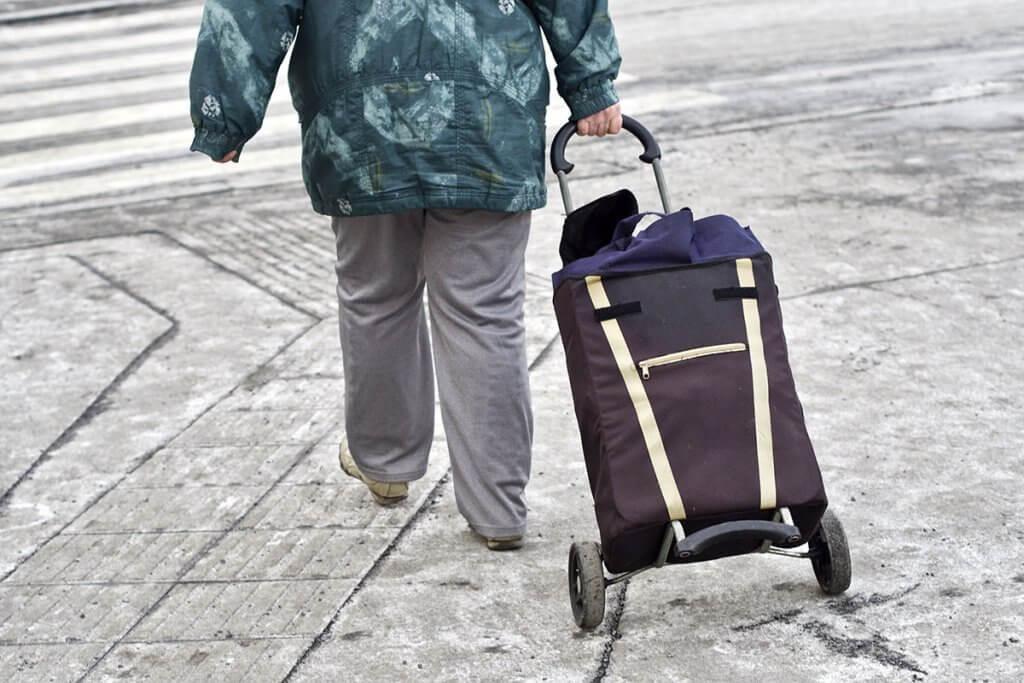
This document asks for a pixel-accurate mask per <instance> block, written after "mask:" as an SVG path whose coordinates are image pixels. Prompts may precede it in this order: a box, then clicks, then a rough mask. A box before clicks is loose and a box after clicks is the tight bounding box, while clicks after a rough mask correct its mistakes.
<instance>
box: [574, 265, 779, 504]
mask: <svg viewBox="0 0 1024 683" xmlns="http://www.w3.org/2000/svg"><path fill="white" fill-rule="evenodd" d="M587 292H588V293H589V294H590V300H591V302H592V303H593V304H594V308H607V307H608V306H610V305H611V304H610V303H609V302H608V295H607V293H606V292H605V291H604V285H603V284H602V283H601V278H600V277H599V276H596V275H591V276H590V277H588V278H587ZM601 328H602V329H603V330H604V333H605V336H606V337H607V338H608V344H609V345H610V346H611V347H612V354H613V355H614V356H615V363H616V365H618V366H619V372H620V373H622V379H623V380H624V381H625V382H626V389H627V391H628V392H629V398H630V399H631V400H632V401H633V408H634V409H635V410H636V416H637V419H638V420H639V421H640V431H641V432H642V433H643V436H644V443H645V444H646V445H647V453H648V454H649V455H650V458H651V465H652V466H653V467H654V476H655V478H656V479H657V480H658V488H660V489H661V496H662V498H664V499H665V507H666V508H668V516H669V519H672V520H677V519H686V509H685V508H684V507H683V499H682V497H681V496H680V495H679V487H678V486H676V480H675V476H674V475H673V474H672V466H671V465H670V464H669V462H668V454H667V453H666V452H665V444H664V442H663V441H662V440H661V430H660V429H658V423H657V421H656V420H655V419H654V410H653V409H652V408H651V403H650V401H649V400H648V398H647V391H646V389H644V383H643V380H642V379H640V374H639V373H638V372H637V370H636V365H634V364H633V356H632V355H631V354H630V352H629V347H628V346H627V345H626V338H625V337H624V336H623V334H622V328H621V327H619V322H618V321H617V320H615V319H614V318H612V319H610V320H604V321H602V322H601ZM773 481H774V480H773Z"/></svg>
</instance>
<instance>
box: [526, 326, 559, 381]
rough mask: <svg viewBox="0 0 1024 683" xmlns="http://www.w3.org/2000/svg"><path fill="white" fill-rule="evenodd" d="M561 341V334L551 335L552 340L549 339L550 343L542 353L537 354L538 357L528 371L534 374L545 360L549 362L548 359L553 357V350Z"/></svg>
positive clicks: (528, 367)
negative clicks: (536, 368)
mask: <svg viewBox="0 0 1024 683" xmlns="http://www.w3.org/2000/svg"><path fill="white" fill-rule="evenodd" d="M559 339H561V333H555V334H553V335H551V339H549V340H548V343H547V344H545V345H544V348H542V349H541V350H540V352H539V353H538V354H537V357H536V358H534V359H533V362H531V363H530V365H529V366H527V369H528V370H530V371H531V372H532V371H533V369H534V368H535V367H537V366H538V365H540V364H541V363H543V362H544V361H545V360H547V357H548V356H549V355H551V350H552V349H553V348H555V343H556V342H557V341H558V340H559Z"/></svg>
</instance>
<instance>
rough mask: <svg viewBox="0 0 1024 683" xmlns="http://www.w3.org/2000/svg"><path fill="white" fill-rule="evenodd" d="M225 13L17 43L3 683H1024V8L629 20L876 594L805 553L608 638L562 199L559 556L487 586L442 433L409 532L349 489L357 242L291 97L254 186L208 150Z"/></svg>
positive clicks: (22, 5) (732, 564)
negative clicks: (193, 146) (341, 250)
mask: <svg viewBox="0 0 1024 683" xmlns="http://www.w3.org/2000/svg"><path fill="white" fill-rule="evenodd" d="M68 4H69V5H70V4H72V3H68ZM7 5H9V6H8V7H3V6H0V10H8V11H11V12H13V11H18V12H31V11H32V10H33V8H37V7H39V6H41V3H34V4H33V3H32V2H29V1H27V0H26V1H23V2H10V3H7ZM57 5H60V3H56V4H55V5H52V6H54V7H55V6H57ZM199 7H200V3H198V2H193V1H189V2H181V3H170V2H169V3H163V4H161V5H159V6H153V5H149V6H146V7H135V8H133V9H132V10H131V11H119V12H106V13H99V14H88V13H86V14H83V15H82V16H80V17H77V18H65V19H60V20H51V21H45V22H39V21H37V22H22V23H17V24H11V25H3V26H0V69H2V70H3V74H4V76H5V78H6V81H7V82H8V91H7V92H5V93H0V160H3V161H4V162H5V163H4V164H2V165H0V169H2V170H0V209H2V212H0V273H2V276H0V414H2V415H3V420H2V422H0V444H2V446H0V450H2V460H0V462H2V467H0V485H2V491H3V492H2V494H0V495H2V498H0V539H2V543H0V577H2V581H0V676H4V677H6V678H8V679H15V680H59V681H64V680H79V679H89V680H106V679H112V678H129V679H133V680H134V679H147V680H208V679H209V680H243V679H244V680H281V679H284V678H294V679H297V680H374V679H380V678H381V677H390V678H397V679H399V680H407V679H423V680H506V679H512V680H552V681H554V680H559V681H560V680H638V679H653V680H695V681H737V680H744V681H745V680H749V681H755V680H758V681H759V680H764V679H768V678H777V679H785V680H808V681H810V680H835V681H839V680H843V681H845V680H908V681H909V680H924V679H931V680H943V681H944V680H992V681H1003V680H1006V681H1011V680H1018V679H1019V678H1020V677H1021V675H1022V674H1024V649H1022V648H1024V643H1022V642H1021V641H1022V640H1024V618H1022V617H1021V616H1020V615H1021V613H1022V607H1024V554H1022V552H1021V550H1022V541H1024V512H1022V511H1021V510H1022V507H1024V495H1022V494H1021V492H1020V487H1019V482H1020V481H1021V478H1022V476H1024V464H1022V463H1024V461H1022V457H1021V456H1022V453H1021V448H1022V438H1024V427H1022V424H1024V420H1022V416H1024V399H1022V398H1021V397H1022V390H1024V361H1022V360H1021V357H1020V354H1019V353H1017V352H1016V351H1015V349H1016V347H1017V342H1018V338H1019V336H1020V330H1021V327H1022V326H1024V306H1022V303H1024V287H1022V285H1021V281H1022V274H1024V269H1022V263H1024V222H1022V219H1021V217H1020V216H1021V209H1022V208H1024V204H1022V200H1021V196H1022V189H1024V163H1022V161H1021V159H1020V153H1019V152H1020V149H1021V148H1022V142H1024V49H1022V48H1021V47H1020V46H1021V44H1022V42H1021V38H1022V37H1024V13H1022V12H1020V8H1019V3H1017V2H1000V1H996V0H983V1H981V2H978V1H974V2H967V1H965V0H940V1H938V2H929V3H924V2H907V3H900V4H899V5H898V6H892V5H891V3H886V2H880V1H874V0H872V1H868V2H848V1H846V0H829V1H828V2H819V3H800V2H786V1H782V0H770V1H769V0H765V1H763V2H756V1H752V0H742V1H736V2H729V3H718V4H714V5H708V4H706V3H696V2H683V1H679V0H675V1H673V0H651V1H650V2H645V3H641V4H638V3H632V4H621V3H620V4H618V5H617V4H616V3H615V2H613V3H612V7H611V10H612V14H613V18H614V19H615V20H616V23H617V26H618V31H619V35H620V42H621V43H622V48H623V54H624V58H625V61H624V65H623V69H624V71H625V72H626V76H625V77H624V78H623V79H622V80H623V82H622V84H621V87H620V92H621V94H622V95H623V99H624V106H625V109H626V111H627V112H628V113H632V114H634V115H636V116H638V118H641V119H642V120H643V121H644V122H645V123H646V124H647V125H648V126H649V127H650V128H651V129H652V130H653V131H654V132H655V133H656V134H657V135H658V137H659V139H660V140H661V141H662V145H663V147H664V149H665V152H666V160H665V165H666V173H667V175H668V177H669V179H670V182H671V184H672V187H673V196H674V198H675V200H676V202H677V203H678V204H685V205H689V206H691V207H692V208H693V209H694V211H695V213H697V214H698V215H708V214H712V213H718V212H725V213H730V214H732V215H735V216H736V217H737V218H738V219H739V220H740V221H741V222H743V223H745V224H750V225H751V226H752V228H753V229H754V231H755V232H756V234H757V235H758V236H759V237H760V238H761V240H762V242H764V243H765V245H766V246H767V247H768V249H769V250H770V251H771V252H772V253H773V255H774V257H775V260H776V270H777V279H778V283H779V287H780V290H781V294H782V297H783V306H784V313H785V316H786V325H787V326H786V331H787V335H788V339H789V344H790V350H791V360H792V363H793V366H794V372H795V375H796V381H797V388H798V390H799V391H800V395H801V398H802V400H803V402H804V408H805V411H806V413H807V417H808V423H809V428H810V431H811V435H812V438H813V439H814V442H815V445H816V449H817V451H818V455H819V460H820V463H821V466H822V471H823V475H824V478H825V483H826V487H827V489H828V492H829V495H830V499H831V500H832V503H833V505H834V507H835V509H836V510H837V512H838V513H839V515H840V516H841V518H842V519H843V522H844V524H845V526H846V529H847V533H848V535H849V537H850V543H851V549H852V554H853V562H854V583H853V586H852V587H851V589H850V591H849V592H848V593H847V595H846V596H844V597H842V598H833V599H826V598H825V597H824V596H822V595H821V594H820V593H818V591H817V587H816V584H815V581H814V578H813V574H812V572H811V568H810V566H809V563H806V562H802V561H795V560H787V559H784V558H774V557H749V558H738V559H730V560H725V561H721V562H713V563H707V564H702V565H695V566H690V567H670V568H666V569H664V570H662V571H657V572H652V573H650V574H645V575H642V576H640V577H638V578H636V579H633V580H632V581H630V582H629V584H628V585H626V586H625V587H622V588H615V589H613V590H611V591H609V595H608V616H607V618H606V621H605V623H604V624H602V626H601V627H600V628H599V629H597V630H595V631H594V632H592V633H579V632H577V630H576V629H575V627H574V625H573V624H572V621H571V614H570V611H569V605H568V597H567V591H566V585H565V584H566V581H565V568H564V566H565V556H566V552H567V550H568V545H569V543H570V542H571V541H572V540H573V539H578V538H582V539H587V540H596V538H597V536H596V525H595V523H594V519H593V513H592V507H591V497H590V492H589V489H588V487H587V484H586V475H585V470H584V468H583V462H582V455H581V453H580V446H579V440H578V436H577V432H576V426H575V421H574V418H573V416H572V408H571V402H570V397H569V390H568V382H567V379H566V377H565V371H564V361H563V357H562V353H561V348H560V342H559V341H558V338H557V329H556V326H555V323H554V320H553V316H552V313H551V308H550V284H549V280H548V276H549V274H550V273H551V272H552V271H553V270H554V269H556V268H557V266H558V263H557V242H558V238H559V234H558V230H559V226H560V219H561V217H560V215H559V214H560V211H559V209H560V207H559V203H558V199H557V191H555V189H554V186H552V187H551V190H552V192H551V198H552V200H551V203H550V205H549V206H548V207H547V208H546V209H545V210H543V211H541V212H538V213H537V214H536V217H535V227H534V231H533V234H532V237H531V244H530V248H529V251H528V255H527V268H528V271H529V293H528V296H529V301H528V305H527V315H528V334H529V343H530V347H529V348H530V358H531V361H532V366H531V368H532V375H531V381H532V385H533V390H534V395H535V412H536V421H537V430H536V445H535V454H534V476H533V479H532V481H531V485H530V488H529V496H530V498H529V499H530V507H531V529H530V533H529V536H528V543H527V546H526V548H525V549H524V550H523V551H520V552H517V553H504V554H498V553H489V552H487V551H486V550H485V549H484V548H483V546H482V545H481V544H480V543H479V542H478V541H477V540H476V539H474V537H473V536H472V535H471V534H470V533H469V532H468V529H467V528H466V527H465V525H464V523H463V522H462V520H461V518H460V517H459V515H458V513H457V511H456V509H455V506H454V501H453V499H452V493H451V484H450V482H449V481H448V479H447V467H448V465H447V460H446V457H445V444H444V439H443V433H442V432H441V431H440V429H439V430H438V437H437V441H436V447H435V451H434V454H433V458H432V464H431V469H430V471H429V473H428V475H427V476H426V477H425V478H424V479H423V480H421V481H420V482H417V483H416V484H414V486H413V489H412V495H411V497H410V499H409V501H408V502H407V503H405V504H403V505H401V506H399V507H397V508H395V509H389V510H384V509H380V508H377V507H375V506H374V505H373V504H372V502H371V501H370V498H369V496H368V494H367V493H366V492H365V490H364V489H362V488H361V486H360V485H359V484H357V483H356V482H354V481H353V480H351V479H348V478H346V477H344V476H343V475H342V474H341V473H340V471H339V470H338V469H337V466H336V459H335V449H336V444H337V442H338V440H339V439H340V438H341V437H342V435H343V433H342V430H341V427H340V424H339V419H340V410H341V407H342V406H341V388H342V386H343V382H344V378H343V377H342V376H341V364H340V358H339V354H338V351H337V348H336V347H337V343H336V339H335V334H336V330H335V325H336V321H335V319H334V315H335V312H334V301H333V285H332V277H333V274H332V270H331V247H332V242H331V236H330V231H329V227H328V222H327V220H326V219H324V218H322V217H316V216H314V215H313V214H312V213H311V212H310V210H309V208H308V202H307V200H306V198H305V196H304V193H303V191H302V188H301V186H300V185H299V184H298V183H297V182H296V179H297V177H298V168H297V161H296V160H297V145H296V141H297V135H298V132H297V126H296V125H295V122H294V114H293V113H291V112H290V110H289V105H288V103H287V98H286V97H284V95H285V89H284V88H280V87H279V91H278V92H277V93H276V95H275V97H274V101H273V103H272V105H271V108H270V111H269V113H268V123H267V125H266V126H265V130H264V131H263V132H261V134H260V135H259V136H257V138H256V139H255V140H254V141H253V142H252V143H250V144H249V145H247V148H246V155H247V159H246V160H245V161H243V163H241V164H238V165H233V164H232V165H230V168H225V167H222V166H217V165H214V164H211V163H209V162H208V161H205V160H204V159H202V158H200V157H198V156H194V157H192V156H189V155H188V154H187V153H186V152H184V151H183V150H184V148H185V147H187V144H188V140H189V131H188V130H187V127H188V119H187V116H185V115H184V114H180V112H182V111H185V109H184V108H183V107H184V106H185V105H184V101H183V100H182V87H183V83H184V79H185V77H186V76H185V74H186V73H187V68H188V62H189V60H190V58H191V43H192V42H193V41H194V31H195V22H196V21H197V18H198V11H199ZM62 51H65V53H66V54H67V55H70V57H67V58H64V59H62V58H61V54H62ZM128 56H133V58H132V59H127V58H126V57H128ZM172 115H173V116H172ZM561 116H562V114H561V112H560V110H557V109H556V110H555V111H553V113H552V114H551V124H552V125H555V124H557V123H558V120H559V118H560V117H561ZM570 159H571V160H572V161H574V162H575V163H576V164H577V170H576V171H575V172H574V173H573V184H572V186H573V190H574V193H575V195H574V196H575V198H576V201H577V204H579V203H581V202H582V201H585V200H586V199H588V198H590V197H593V196H597V195H598V194H600V193H603V192H606V191H610V190H614V189H617V188H619V187H631V188H633V189H634V190H635V191H637V192H638V194H639V195H640V196H641V198H642V204H643V205H644V206H645V208H657V194H656V192H655V190H654V187H653V182H652V180H651V176H650V172H649V170H648V169H645V168H640V167H639V165H638V164H637V163H635V150H634V146H633V145H632V144H630V142H629V141H627V140H625V139H617V140H611V141H608V140H605V141H599V142H598V141H586V142H582V143H579V144H574V145H573V146H572V147H571V148H570Z"/></svg>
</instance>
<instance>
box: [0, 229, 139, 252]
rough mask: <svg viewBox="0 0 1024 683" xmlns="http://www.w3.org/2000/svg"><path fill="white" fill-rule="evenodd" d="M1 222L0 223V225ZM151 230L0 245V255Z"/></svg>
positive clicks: (137, 233) (108, 238)
mask: <svg viewBox="0 0 1024 683" xmlns="http://www.w3.org/2000/svg"><path fill="white" fill-rule="evenodd" d="M2 226H3V223H0V227H2ZM153 232H158V231H156V230H153V229H152V228H147V229H144V230H136V231H134V232H115V233H105V234H102V235H92V236H90V237H68V238H66V239H58V240H53V241H52V242H34V243H32V244H19V245H18V246H14V247H0V256H2V255H4V254H14V253H18V252H25V251H33V250H35V249H48V248H52V247H62V246H67V245H73V244H88V243H89V242H99V241H102V240H112V239H120V238H122V237H135V236H137V235H146V234H150V233H153Z"/></svg>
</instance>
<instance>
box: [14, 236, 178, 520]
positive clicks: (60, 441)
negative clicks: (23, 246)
mask: <svg viewBox="0 0 1024 683" xmlns="http://www.w3.org/2000/svg"><path fill="white" fill-rule="evenodd" d="M66 258H68V259H70V260H72V261H74V262H75V263H77V264H78V265H80V266H82V267H83V268H85V269H86V270H88V271H89V272H91V273H92V274H93V275H95V276H96V277H98V278H100V279H101V280H103V281H104V282H106V283H107V284H108V285H110V286H111V287H113V288H114V289H116V290H118V291H120V292H121V293H123V294H125V295H127V296H128V297H129V298H131V299H133V300H134V301H136V302H137V303H139V304H141V305H142V306H144V307H145V308H147V309H149V310H150V311H152V312H153V313H155V314H156V315H158V316H160V317H161V318H163V319H164V320H166V321H167V322H168V323H169V324H170V326H169V327H168V328H167V329H166V330H164V331H163V332H161V333H160V334H159V335H158V336H157V337H156V338H155V339H153V340H152V341H150V342H149V343H148V344H147V345H146V346H145V348H143V349H142V351H140V352H139V353H138V354H137V355H136V356H135V357H134V358H133V359H132V360H131V361H129V363H128V364H127V365H125V366H124V368H122V369H121V371H120V372H119V373H117V375H116V376H115V377H114V379H112V380H111V381H110V383H109V384H107V386H105V387H104V388H103V389H102V390H101V391H100V393H99V394H97V395H96V398H94V399H93V400H92V401H91V402H90V403H89V405H87V406H86V407H85V410H83V411H82V412H81V414H79V415H78V417H76V418H75V419H74V420H73V421H72V422H71V424H70V425H68V427H67V428H66V429H65V430H64V431H63V432H61V433H60V434H59V435H58V436H57V438H56V439H54V440H53V442H52V443H50V445H49V446H47V447H46V448H45V449H43V452H42V453H40V454H39V455H38V456H37V457H36V459H35V460H33V461H32V463H31V464H30V465H29V466H28V467H27V468H26V469H25V470H24V471H23V472H22V473H21V474H20V475H19V476H18V478H17V479H15V480H14V482H13V483H12V484H11V485H10V486H9V487H8V488H7V490H6V491H4V492H3V494H2V495H0V511H3V510H4V509H5V508H6V507H7V505H8V504H9V502H10V499H11V496H12V495H14V492H15V491H16V490H17V489H18V488H19V487H20V486H21V484H22V483H23V482H24V481H25V480H27V479H28V478H29V477H31V476H32V473H33V472H35V471H36V470H37V469H38V468H39V467H40V465H42V464H43V463H45V462H46V461H48V460H49V459H50V458H52V457H53V454H54V453H55V452H57V451H58V450H60V449H61V448H63V447H64V446H66V445H67V444H69V443H71V442H72V441H73V440H74V438H75V436H76V435H77V434H78V431H79V430H80V429H81V428H82V427H84V426H85V425H87V424H89V423H90V422H92V420H93V419H94V418H95V417H96V416H98V415H100V414H102V413H103V412H104V411H105V410H106V406H107V404H108V401H109V398H110V395H111V394H112V393H114V392H115V391H117V389H118V388H119V387H120V386H121V385H122V384H124V382H125V380H127V379H128V378H129V377H131V376H132V375H133V374H135V372H136V371H137V370H138V369H139V368H140V367H142V364H143V363H145V362H146V360H147V359H149V357H150V356H152V355H153V353H155V352H156V351H157V350H158V349H161V348H163V347H164V346H165V345H167V343H169V342H170V341H171V340H173V339H174V338H175V337H176V336H177V335H178V330H179V329H180V326H179V323H178V320H177V319H175V317H174V316H173V315H171V314H170V312H168V311H166V310H164V309H162V308H160V307H159V306H157V305H156V304H154V303H153V302H152V301H149V300H148V299H146V298H145V297H143V296H142V295H141V294H138V293H137V292H134V291H132V289H131V288H130V287H129V286H128V285H126V284H125V283H123V282H121V281H120V280H117V279H116V278H114V277H111V276H110V275H108V274H106V273H104V272H102V271H101V270H99V269H98V268H96V267H95V266H93V265H92V264H91V263H89V262H88V261H86V260H85V259H83V258H81V257H80V256H76V255H68V256H66Z"/></svg>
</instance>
